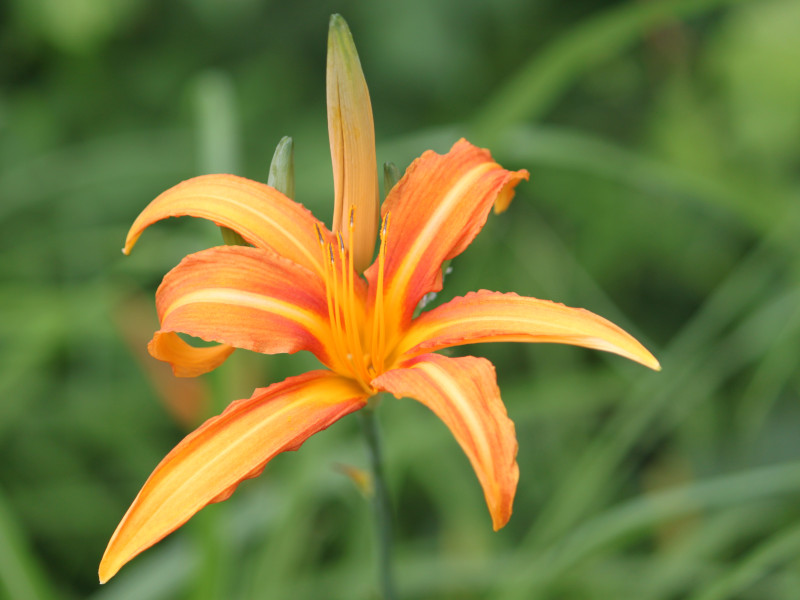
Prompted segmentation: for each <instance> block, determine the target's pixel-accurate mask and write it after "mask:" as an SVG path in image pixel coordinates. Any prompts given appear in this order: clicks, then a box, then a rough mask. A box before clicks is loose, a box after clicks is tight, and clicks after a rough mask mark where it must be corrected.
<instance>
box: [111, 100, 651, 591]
mask: <svg viewBox="0 0 800 600" xmlns="http://www.w3.org/2000/svg"><path fill="white" fill-rule="evenodd" d="M367 102H368V99H367ZM370 120H371V119H370ZM332 144H333V142H332ZM372 152H373V154H374V148H373V149H372ZM373 164H374V163H373ZM334 168H336V163H335V165H334ZM353 168H358V166H356V167H353ZM370 168H372V167H370ZM527 178H528V173H527V171H524V170H522V171H508V170H506V169H504V168H503V167H501V166H500V165H499V164H497V163H496V162H494V160H493V159H492V157H491V155H490V154H489V152H488V151H487V150H483V149H480V148H477V147H475V146H473V145H471V144H470V143H469V142H467V141H465V140H463V139H462V140H460V141H458V142H457V143H456V144H455V145H454V146H453V147H452V149H451V150H450V151H449V152H448V153H446V154H444V155H439V154H437V153H435V152H433V151H427V152H425V153H424V154H423V155H422V156H421V157H420V158H418V159H417V160H416V161H414V163H413V164H412V165H411V166H410V167H409V168H408V170H407V171H406V173H405V175H404V176H403V177H402V179H401V180H400V181H399V182H398V183H397V185H395V187H394V188H393V189H392V190H391V192H390V193H389V194H388V196H387V198H386V200H385V201H384V203H383V206H382V208H381V217H382V222H381V226H380V246H379V251H378V256H377V258H376V259H375V260H374V262H372V264H371V265H370V266H369V267H368V268H366V270H365V271H364V277H362V276H361V275H360V271H361V270H360V269H357V268H356V267H355V266H354V254H355V251H354V248H356V247H357V245H358V244H359V240H358V239H355V238H357V237H358V234H359V231H360V230H359V229H358V227H357V226H358V220H359V218H360V216H361V213H360V212H359V208H358V205H355V208H353V203H351V204H350V206H351V208H350V209H349V211H348V212H347V213H345V214H346V216H345V217H342V216H339V217H338V220H339V222H340V225H341V229H340V231H339V232H338V233H333V232H331V231H329V230H328V229H327V228H326V226H325V225H324V224H323V223H322V222H320V221H319V220H317V219H316V218H315V217H314V216H313V215H312V214H311V213H310V212H309V211H307V210H306V209H305V208H303V207H302V206H301V205H300V204H297V203H295V202H294V201H292V200H290V199H289V198H287V197H286V196H285V195H283V194H282V193H280V192H279V191H277V190H275V189H274V188H272V187H269V186H267V185H264V184H261V183H258V182H255V181H251V180H248V179H244V178H242V177H237V176H234V175H207V176H201V177H196V178H194V179H190V180H188V181H185V182H183V183H180V184H178V185H177V186H175V187H173V188H171V189H170V190H167V191H166V192H164V193H163V194H161V195H160V196H159V197H158V198H156V199H155V200H154V201H153V202H152V203H151V204H150V205H149V206H148V207H147V208H146V209H145V210H144V211H143V212H142V213H141V214H140V215H139V217H138V218H137V219H136V221H135V222H134V224H133V226H132V228H131V230H130V232H129V234H128V238H127V241H126V244H125V249H124V251H125V253H128V252H129V251H130V249H131V248H132V247H133V245H134V244H135V243H136V241H137V239H138V238H139V236H140V235H141V233H142V232H143V230H144V229H146V228H147V227H149V226H150V225H152V224H153V223H155V222H157V221H159V220H162V219H165V218H167V217H173V216H182V215H189V216H194V217H202V218H205V219H210V220H211V221H213V222H215V223H216V224H217V225H220V226H224V227H227V228H229V229H232V230H233V231H235V232H237V233H238V234H240V235H241V236H242V237H243V238H244V239H245V240H246V241H247V242H248V243H249V244H251V245H252V246H222V247H216V248H209V249H207V250H203V251H200V252H197V253H195V254H192V255H190V256H187V257H186V258H184V259H183V261H181V263H180V264H179V265H178V266H177V267H175V268H174V269H173V270H172V271H170V272H169V273H168V274H167V275H166V276H165V277H164V280H163V282H162V283H161V285H160V287H159V288H158V291H157V293H156V305H157V310H158V316H159V320H160V323H161V328H160V329H159V331H157V332H156V333H155V335H154V337H153V339H152V341H151V342H150V344H149V350H150V353H151V354H152V355H153V356H154V357H156V358H158V359H160V360H163V361H166V362H169V363H170V364H171V365H172V367H173V370H174V372H175V373H176V375H179V376H195V375H199V374H201V373H205V372H208V371H210V370H212V369H214V368H216V367H217V366H219V365H220V364H221V363H222V362H224V360H225V359H226V358H227V356H228V355H229V354H230V353H231V352H232V350H233V348H234V347H235V348H243V349H248V350H253V351H255V352H261V353H265V354H273V353H281V352H289V353H293V352H297V351H299V350H307V351H309V352H312V353H313V354H314V355H315V356H316V357H317V358H318V359H319V361H320V362H321V363H322V365H324V366H325V367H326V368H325V369H319V370H314V371H311V372H308V373H306V374H304V375H300V376H298V377H291V378H289V379H287V380H285V381H283V382H280V383H275V384H273V385H271V386H269V387H266V388H261V389H257V390H256V391H255V392H254V393H253V395H252V396H251V397H250V398H248V399H244V400H237V401H235V402H233V403H232V404H230V406H228V408H227V409H226V410H225V411H224V412H223V413H222V414H220V415H219V416H216V417H213V418H211V419H209V420H208V421H206V422H205V423H204V424H203V425H201V426H200V427H199V428H198V429H197V430H195V431H194V432H193V433H191V434H189V435H188V436H187V437H186V438H185V439H184V440H183V441H181V442H180V443H179V444H178V445H177V446H176V447H175V448H174V449H173V450H172V451H171V452H170V453H169V454H168V455H167V456H166V457H165V458H164V459H163V460H162V461H161V463H160V464H159V465H158V466H157V467H156V469H155V470H154V471H153V473H152V474H151V475H150V477H149V479H148V480H147V481H146V482H145V484H144V487H143V488H142V489H141V491H140V492H139V494H138V496H137V497H136V499H135V500H134V502H133V504H132V506H131V507H130V509H129V510H128V512H127V513H126V514H125V516H124V518H123V519H122V522H121V523H120V524H119V526H118V527H117V530H116V531H115V533H114V535H113V537H112V538H111V541H110V542H109V545H108V548H107V549H106V553H105V555H104V556H103V559H102V562H101V564H100V580H101V582H105V581H107V580H108V579H110V578H111V577H112V576H113V575H114V574H115V573H116V572H117V571H118V570H119V569H120V567H122V565H123V564H125V563H126V562H127V561H129V560H130V559H131V558H133V557H134V556H136V555H137V554H139V553H140V552H142V551H143V550H145V549H146V548H148V547H150V546H152V545H153V544H155V543H156V542H158V541H159V540H160V539H162V538H163V537H164V536H166V535H167V534H169V533H170V532H172V531H174V530H175V529H177V528H178V527H180V526H181V525H182V524H184V523H185V522H186V521H187V520H188V519H189V518H190V517H191V516H192V515H194V514H195V513H196V512H197V511H199V510H200V509H201V508H202V507H204V506H205V505H207V504H209V503H211V502H219V501H221V500H225V499H227V498H228V497H229V496H230V495H231V494H232V493H233V491H234V490H235V488H236V487H237V485H238V484H239V483H240V482H242V481H243V480H245V479H248V478H251V477H255V476H257V475H258V474H260V473H261V471H262V470H263V469H264V467H265V465H266V464H267V463H268V462H269V461H270V460H271V459H272V458H273V457H274V456H276V455H277V454H280V453H281V452H285V451H288V450H296V449H297V448H299V447H300V445H301V444H302V443H303V442H304V441H305V440H306V439H307V438H308V437H310V436H311V435H313V434H315V433H317V432H319V431H321V430H323V429H325V428H327V427H328V426H330V425H331V424H333V423H334V422H336V421H337V420H339V419H341V418H342V417H344V416H345V415H347V414H349V413H351V412H354V411H357V410H359V409H361V408H363V407H364V406H365V405H366V404H367V401H368V400H369V399H370V398H372V397H374V396H375V395H377V394H379V393H381V392H386V393H389V394H393V395H394V396H395V397H397V398H401V397H408V398H413V399H415V400H417V401H419V402H421V403H422V404H424V405H425V406H427V407H428V408H430V409H431V410H432V411H433V412H434V413H435V414H436V415H437V416H438V417H439V418H441V419H442V420H443V421H444V422H445V424H446V425H447V426H448V427H449V428H450V430H451V431H452V433H453V435H454V436H455V438H456V440H457V441H458V443H459V444H460V445H461V447H462V449H463V450H464V452H465V453H466V455H467V457H468V459H469V461H470V462H471V464H472V467H473V468H474V470H475V473H476V475H477V477H478V480H479V482H480V485H481V486H482V488H483V493H484V496H485V499H486V503H487V505H488V508H489V513H490V515H491V519H492V524H493V527H494V529H495V530H497V529H499V528H501V527H503V526H504V525H505V524H506V522H507V521H508V519H509V517H510V516H511V509H512V503H513V499H514V494H515V491H516V487H517V480H518V476H519V471H518V467H517V462H516V454H517V441H516V436H515V433H514V424H513V423H512V421H511V420H510V419H509V418H508V416H507V414H506V409H505V407H504V405H503V403H502V401H501V399H500V392H499V389H498V387H497V383H496V379H495V371H494V367H493V366H492V364H491V363H490V362H489V361H488V360H486V359H484V358H476V357H471V356H465V357H457V358H454V357H447V356H443V355H441V354H436V351H437V350H440V349H443V348H448V347H452V346H457V345H462V344H472V343H479V342H496V341H516V342H556V343H562V344H572V345H577V346H584V347H587V348H596V349H600V350H605V351H608V352H613V353H616V354H619V355H621V356H624V357H626V358H629V359H632V360H634V361H637V362H639V363H642V364H644V365H646V366H648V367H650V368H653V369H658V368H659V365H658V361H657V360H656V359H655V358H654V357H653V356H652V355H651V354H650V353H649V352H648V351H647V350H646V349H645V348H644V347H643V346H642V345H641V344H640V343H639V342H637V341H636V340H635V339H634V338H633V337H631V336H630V335H629V334H627V333H626V332H624V331H623V330H622V329H620V328H619V327H617V326H616V325H614V324H613V323H611V322H609V321H607V320H605V319H603V318H601V317H599V316H597V315H595V314H593V313H591V312H588V311H586V310H582V309H577V308H569V307H566V306H564V305H562V304H557V303H554V302H550V301H547V300H538V299H536V298H526V297H522V296H518V295H516V294H513V293H499V292H490V291H486V290H481V291H478V292H474V293H470V294H467V295H466V296H463V297H459V298H455V299H453V300H451V301H450V302H447V303H445V304H443V305H441V306H438V307H437V308H434V309H432V310H429V311H427V312H423V313H422V314H420V315H419V316H417V317H416V318H415V317H414V313H415V311H416V309H417V307H418V305H419V304H420V301H421V300H422V298H423V297H424V296H425V295H426V294H429V293H432V292H438V291H439V290H440V289H441V287H442V264H443V263H444V262H445V261H447V260H450V259H452V258H454V257H455V256H457V255H459V254H460V253H461V252H462V251H463V250H464V249H465V248H466V247H467V246H468V245H469V244H470V243H471V242H472V240H473V239H474V238H475V236H476V235H477V234H478V232H479V231H480V230H481V228H482V227H483V224H484V223H485V221H486V219H487V217H488V214H489V212H490V210H491V209H492V207H494V208H495V211H496V212H501V211H502V210H504V209H505V208H506V207H507V206H508V204H509V202H510V201H511V198H512V197H513V194H514V188H515V186H516V185H517V184H518V183H519V182H520V181H521V180H522V179H527ZM367 187H368V189H369V191H370V193H371V190H372V183H371V182H370V183H369V184H368V186H367ZM344 202H345V204H346V203H347V200H346V199H345V201H344ZM337 205H339V202H337ZM178 333H184V334H188V335H190V336H194V337H198V338H202V339H204V340H209V341H215V342H218V343H219V345H217V346H214V347H204V348H195V347H193V346H191V345H189V344H188V343H186V342H185V341H184V340H183V339H182V338H180V337H179V336H178Z"/></svg>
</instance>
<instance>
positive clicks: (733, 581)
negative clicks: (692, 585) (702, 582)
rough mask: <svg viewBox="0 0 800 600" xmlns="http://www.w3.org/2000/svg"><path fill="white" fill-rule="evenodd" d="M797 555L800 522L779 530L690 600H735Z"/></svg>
mask: <svg viewBox="0 0 800 600" xmlns="http://www.w3.org/2000/svg"><path fill="white" fill-rule="evenodd" d="M798 552H800V523H798V524H797V525H795V526H794V527H791V528H790V529H788V530H785V531H779V532H778V533H776V534H775V535H773V536H772V537H770V538H769V539H768V540H766V541H765V542H764V543H762V544H761V545H760V546H758V547H757V548H756V549H755V550H753V551H752V552H750V554H748V555H747V556H746V557H745V558H744V560H742V561H740V562H739V564H738V565H736V566H734V567H728V568H726V569H725V571H724V573H723V574H722V576H721V577H720V578H719V579H717V580H716V581H714V582H712V583H711V584H709V585H707V586H706V587H704V588H702V589H701V590H700V591H698V592H697V593H696V594H694V595H693V596H691V599H692V600H723V599H724V598H735V597H737V594H738V593H739V592H742V591H744V590H746V589H747V588H748V587H749V586H751V585H752V584H754V583H756V582H757V581H758V580H759V579H761V578H762V577H764V575H766V574H767V573H769V572H771V571H772V570H774V569H775V568H777V566H778V565H780V564H781V563H785V562H788V561H795V560H796V559H797V554H798Z"/></svg>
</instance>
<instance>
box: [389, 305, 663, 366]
mask: <svg viewBox="0 0 800 600" xmlns="http://www.w3.org/2000/svg"><path fill="white" fill-rule="evenodd" d="M479 342H550V343H556V344H571V345H573V346H583V347H585V348H594V349H596V350H605V351H606V352H613V353H614V354H619V355H620V356H624V357H625V358H629V359H631V360H633V361H636V362H638V363H641V364H643V365H645V366H646V367H650V368H651V369H656V370H659V369H660V368H661V367H660V365H659V364H658V361H657V360H656V358H655V357H654V356H653V355H652V354H651V353H650V352H648V350H647V349H646V348H645V347H644V346H642V345H641V344H640V343H639V342H638V341H636V339H635V338H633V336H631V335H630V334H628V333H626V332H625V331H624V330H623V329H621V328H620V327H617V326H616V325H614V324H613V323H612V322H611V321H608V320H606V319H604V318H603V317H600V316H598V315H596V314H594V313H592V312H589V311H588V310H584V309H582V308H570V307H569V306H564V305H563V304H559V303H557V302H551V301H549V300H539V299H537V298H527V297H525V296H518V295H517V294H513V293H509V294H503V293H500V292H489V291H486V290H481V291H480V292H471V293H469V294H467V295H466V296H463V297H459V298H454V299H453V300H451V301H450V302H448V303H446V304H443V305H441V306H439V307H437V308H434V309H433V310H430V311H428V312H425V313H422V314H421V315H420V316H419V317H417V318H416V319H415V320H414V322H413V323H412V324H411V327H410V328H409V329H408V331H407V332H406V333H405V336H404V337H403V340H402V342H401V344H400V347H399V349H398V353H399V354H401V355H405V356H406V357H411V356H415V355H417V354H421V353H424V352H431V351H433V350H438V349H440V348H447V347H450V346H460V345H462V344H474V343H479Z"/></svg>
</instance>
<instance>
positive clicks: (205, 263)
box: [153, 246, 332, 365]
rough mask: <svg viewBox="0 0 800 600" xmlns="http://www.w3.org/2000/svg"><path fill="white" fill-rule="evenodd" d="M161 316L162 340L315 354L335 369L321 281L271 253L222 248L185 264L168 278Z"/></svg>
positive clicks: (159, 304)
mask: <svg viewBox="0 0 800 600" xmlns="http://www.w3.org/2000/svg"><path fill="white" fill-rule="evenodd" d="M156 308H157V309H158V316H159V319H160V321H161V332H162V333H163V332H168V331H175V332H182V333H186V334H189V335H192V336H195V337H199V338H202V339H204V340H208V341H215V342H221V343H223V344H229V345H231V346H235V347H237V348H245V349H248V350H253V351H255V352H262V353H266V354H275V353H282V352H297V351H298V350H310V351H311V352H313V353H314V354H315V355H316V356H317V357H318V358H319V359H320V360H321V361H322V362H323V363H325V364H326V365H329V364H331V360H332V359H331V356H332V353H331V352H330V351H329V349H330V348H331V344H332V342H331V329H330V325H329V319H328V306H327V300H326V294H325V287H324V285H323V283H322V280H321V279H320V278H317V277H314V276H313V274H312V273H311V272H309V271H308V270H307V269H305V268H303V267H301V266H300V265H297V264H295V263H293V262H291V261H289V260H286V259H283V258H281V257H279V256H277V255H275V254H273V253H272V252H270V251H268V250H263V249H261V248H251V247H246V246H220V247H217V248H209V249H207V250H203V251H201V252H197V253H195V254H191V255H189V256H187V257H186V258H184V259H183V260H182V261H181V263H180V264H179V265H178V266H177V267H175V268H174V269H172V271H170V272H169V273H167V275H166V276H165V277H164V280H163V281H162V283H161V285H160V286H159V288H158V291H157V292H156ZM159 345H160V340H156V339H154V341H153V346H154V349H155V348H156V347H157V346H159ZM154 356H155V357H156V358H160V356H158V355H156V354H154Z"/></svg>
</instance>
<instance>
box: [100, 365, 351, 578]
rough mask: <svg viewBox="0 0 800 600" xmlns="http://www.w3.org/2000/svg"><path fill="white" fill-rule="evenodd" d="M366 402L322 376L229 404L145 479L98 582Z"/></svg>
mask: <svg viewBox="0 0 800 600" xmlns="http://www.w3.org/2000/svg"><path fill="white" fill-rule="evenodd" d="M364 403H365V396H364V391H363V390H362V389H361V388H360V387H359V386H358V385H357V384H355V383H353V382H352V381H349V380H347V379H344V378H342V377H339V376H338V375H334V374H332V373H329V372H327V371H312V372H310V373H306V374H304V375H301V376H299V377H293V378H290V379H287V380H286V381H283V382H281V383H277V384H275V385H272V386H270V387H268V388H264V389H259V390H256V392H255V393H254V394H253V396H252V397H251V398H250V399H248V400H239V401H236V402H233V403H232V404H231V405H230V406H228V408H227V409H225V411H224V412H223V413H222V414H221V415H219V416H217V417H214V418H212V419H209V420H208V421H206V422H205V423H204V424H203V425H201V426H200V427H199V428H198V429H196V430H195V431H194V432H193V433H190V434H189V435H188V436H187V437H185V438H184V439H183V441H181V442H180V443H179V444H178V445H177V446H176V447H175V448H174V449H173V450H172V451H171V452H170V453H169V454H168V455H167V456H166V457H165V458H164V460H162V461H161V463H160V464H159V465H158V466H157V467H156V469H155V471H153V473H152V474H151V475H150V477H149V478H148V480H147V481H146V482H145V484H144V487H142V489H141V491H140V492H139V495H138V496H137V497H136V499H135V500H134V501H133V504H132V505H131V507H130V508H129V509H128V512H127V513H126V514H125V516H124V517H123V519H122V522H121V523H120V524H119V526H118V527H117V530H116V531H115V532H114V535H113V536H112V538H111V541H110V542H109V544H108V547H107V548H106V552H105V554H104V556H103V559H102V561H101V562H100V572H99V575H100V582H101V583H103V582H106V581H108V580H109V579H110V578H111V577H113V576H114V574H115V573H116V572H117V571H118V570H119V569H120V567H122V565H124V564H125V563H126V562H128V561H129V560H131V559H132V558H133V557H134V556H136V555H137V554H139V553H140V552H142V551H143V550H145V549H147V548H149V547H150V546H152V545H153V544H155V543H156V542H158V541H159V540H161V539H162V538H163V537H164V536H166V535H167V534H169V533H171V532H172V531H174V530H175V529H177V528H178V527H180V526H181V525H183V524H184V523H185V522H186V521H187V520H189V518H190V517H191V516H192V515H194V514H195V513H196V512H197V511H199V510H200V509H201V508H203V507H204V506H206V505H207V504H209V503H210V502H216V501H220V500H224V499H226V498H227V497H229V496H230V494H231V493H232V492H233V490H234V489H235V488H236V486H237V485H238V484H239V483H240V482H241V481H243V480H244V479H248V478H250V477H255V476H256V475H258V474H259V473H260V472H261V471H262V470H263V469H264V466H265V465H266V464H267V462H269V461H270V460H271V459H272V458H273V457H274V456H275V455H277V454H279V453H281V452H286V451H287V450H296V449H297V448H299V447H300V445H301V444H302V443H303V442H304V441H305V440H306V439H307V438H308V437H310V436H311V435H313V434H315V433H317V432H318V431H321V430H323V429H325V428H327V427H328V426H330V425H331V424H333V423H335V422H336V421H338V420H339V419H340V418H342V417H343V416H345V415H346V414H348V413H351V412H353V411H354V410H358V409H359V408H361V407H362V406H363V405H364Z"/></svg>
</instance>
